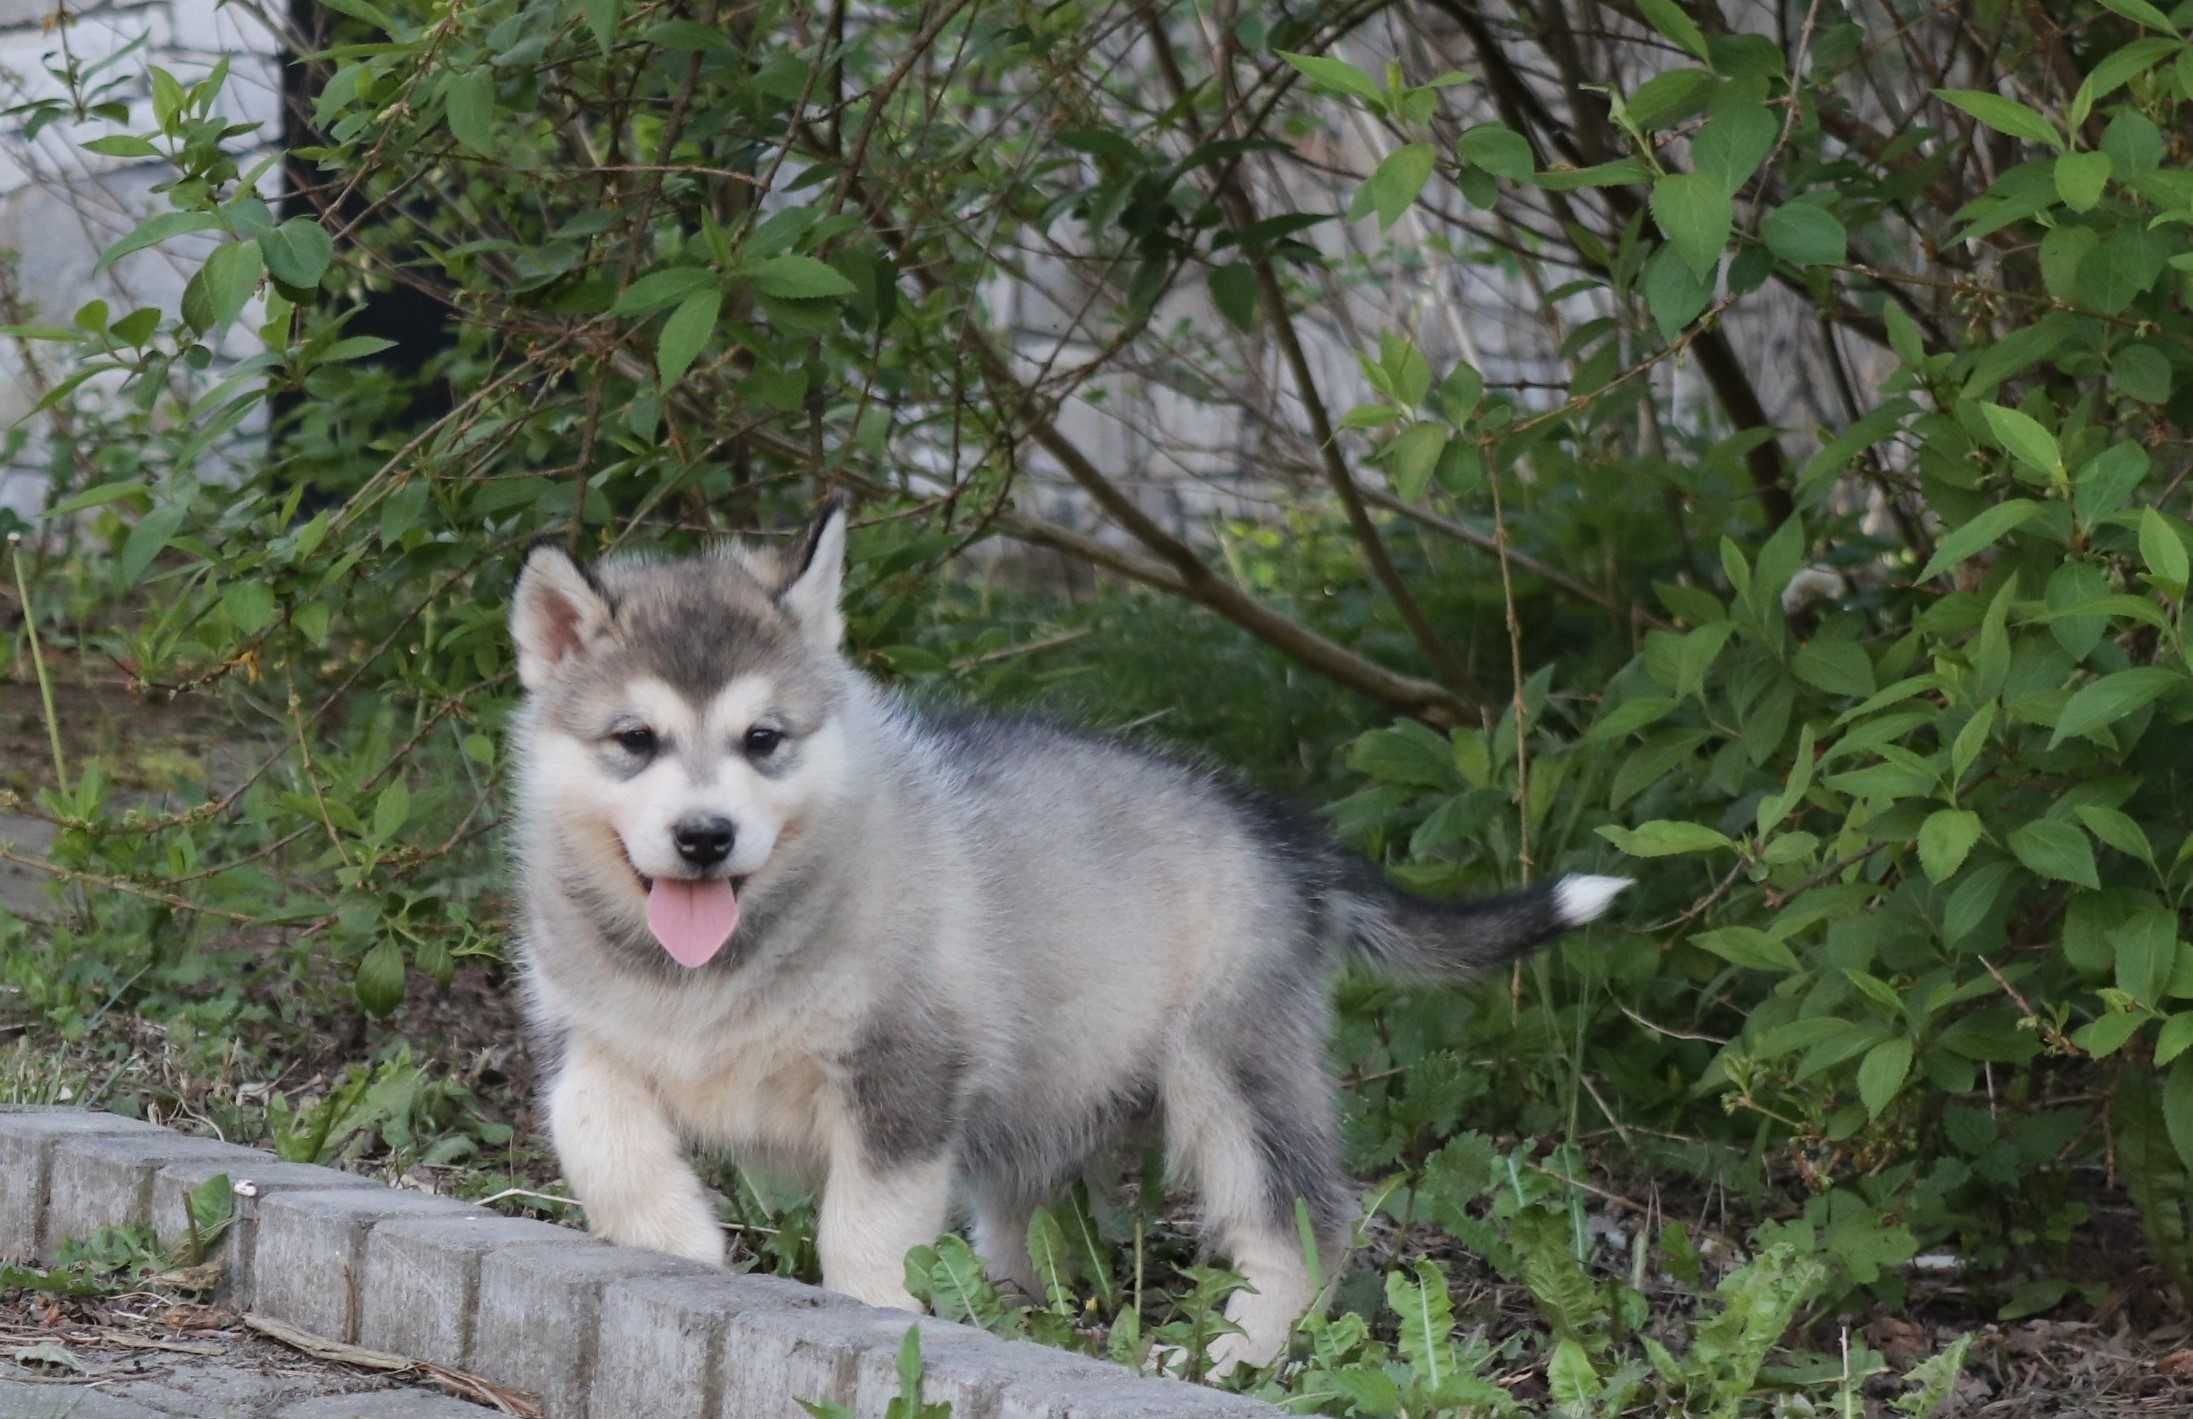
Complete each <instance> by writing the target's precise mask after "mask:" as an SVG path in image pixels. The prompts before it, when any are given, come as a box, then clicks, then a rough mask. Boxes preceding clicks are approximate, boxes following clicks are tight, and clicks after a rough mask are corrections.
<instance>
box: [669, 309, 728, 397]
mask: <svg viewBox="0 0 2193 1419" xmlns="http://www.w3.org/2000/svg"><path fill="white" fill-rule="evenodd" d="M722 308H723V292H722V291H720V290H716V289H713V288H711V289H708V290H705V291H695V292H694V293H693V294H691V295H689V296H687V297H686V298H685V300H684V301H683V302H681V303H680V304H679V306H678V308H677V309H676V310H674V311H672V312H671V313H670V318H669V319H668V320H666V321H664V322H663V323H662V338H661V339H660V340H658V341H657V342H656V344H655V369H656V371H657V373H658V374H660V375H661V377H662V387H663V388H664V389H665V390H667V389H669V388H670V387H671V386H672V385H674V384H676V383H677V382H678V381H679V380H680V379H682V378H683V377H684V375H685V372H686V370H687V369H689V368H691V367H692V364H693V360H694V357H695V356H697V355H699V354H700V352H701V350H702V348H703V347H705V346H706V345H707V344H708V337H709V336H711V335H713V334H715V333H716V314H717V312H718V311H720V310H721V309H722Z"/></svg>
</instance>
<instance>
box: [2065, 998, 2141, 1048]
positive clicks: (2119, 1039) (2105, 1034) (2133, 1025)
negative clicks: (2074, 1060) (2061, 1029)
mask: <svg viewBox="0 0 2193 1419" xmlns="http://www.w3.org/2000/svg"><path fill="white" fill-rule="evenodd" d="M2147 1021H2148V1015H2147V1012H2146V1011H2144V1010H2112V1011H2110V1012H2109V1013H2108V1014H2106V1015H2103V1016H2100V1017H2099V1018H2097V1019H2095V1020H2092V1021H2089V1022H2088V1023H2087V1024H2085V1025H2083V1026H2081V1027H2080V1028H2079V1029H2077V1030H2074V1031H2072V1034H2071V1042H2072V1043H2073V1044H2075V1045H2077V1046H2078V1047H2079V1048H2080V1049H2083V1050H2085V1051H2086V1052H2087V1053H2088V1054H2090V1055H2093V1056H2094V1057H2095V1058H2096V1059H2107V1058H2109V1057H2110V1056H2111V1055H2113V1054H2115V1053H2116V1052H2117V1051H2118V1050H2121V1049H2123V1048H2124V1046H2125V1041H2127V1040H2129V1039H2131V1038H2132V1037H2133V1036H2134V1035H2136V1034H2138V1033H2139V1032H2140V1027H2141V1026H2142V1025H2145V1024H2146V1023H2147Z"/></svg>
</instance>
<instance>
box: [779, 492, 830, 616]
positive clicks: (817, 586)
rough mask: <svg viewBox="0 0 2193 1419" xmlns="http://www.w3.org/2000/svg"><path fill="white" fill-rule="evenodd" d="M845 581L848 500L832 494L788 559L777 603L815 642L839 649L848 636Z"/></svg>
mask: <svg viewBox="0 0 2193 1419" xmlns="http://www.w3.org/2000/svg"><path fill="white" fill-rule="evenodd" d="M844 584H845V504H844V503H843V502H841V501H840V500H838V499H837V498H832V499H831V500H830V501H829V502H827V503H825V504H823V508H822V513H821V515H820V516H818V517H817V518H816V519H815V524H814V526H812V527H810V528H808V529H807V536H806V537H804V538H802V539H801V541H800V545H799V549H798V550H797V551H796V552H794V553H793V554H792V555H790V556H788V557H787V558H786V559H785V581H784V585H783V586H782V587H781V588H779V590H778V592H777V604H778V605H779V606H782V607H783V608H784V610H785V613H786V614H787V615H789V616H790V617H791V618H792V620H793V621H794V623H796V624H797V625H798V626H799V628H800V631H801V633H802V634H803V635H805V636H806V637H807V639H808V641H809V642H810V643H811V644H813V645H817V646H820V647H821V648H822V649H824V650H836V649H837V647H838V643H839V642H840V641H842V640H844V639H845V613H844V612H842V611H840V610H839V609H838V593H839V591H840V590H841V589H842V588H843V587H844Z"/></svg>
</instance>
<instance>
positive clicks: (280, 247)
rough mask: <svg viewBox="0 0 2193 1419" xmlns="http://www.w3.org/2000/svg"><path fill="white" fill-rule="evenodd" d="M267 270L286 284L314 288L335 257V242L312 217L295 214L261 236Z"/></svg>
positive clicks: (260, 247)
mask: <svg viewBox="0 0 2193 1419" xmlns="http://www.w3.org/2000/svg"><path fill="white" fill-rule="evenodd" d="M259 251H260V254H261V255H262V256H264V257H265V258H266V264H267V270H268V271H269V272H270V273H272V275H273V277H274V279H275V280H277V281H280V282H281V283H282V284H283V285H285V286H296V287H299V288H301V289H304V290H311V289H312V288H313V287H315V286H317V285H319V284H320V278H321V277H322V276H324V275H326V274H327V268H328V264H329V263H330V262H331V261H333V260H334V258H335V242H334V239H333V238H331V237H330V236H328V234H327V231H326V229H325V228H323V227H322V226H321V225H320V224H319V222H317V221H315V220H314V219H313V218H311V217H291V218H290V219H289V220H288V221H286V222H284V223H282V224H281V225H280V226H278V227H276V228H275V229H274V230H273V231H271V232H268V233H267V234H266V235H265V236H263V237H260V238H259Z"/></svg>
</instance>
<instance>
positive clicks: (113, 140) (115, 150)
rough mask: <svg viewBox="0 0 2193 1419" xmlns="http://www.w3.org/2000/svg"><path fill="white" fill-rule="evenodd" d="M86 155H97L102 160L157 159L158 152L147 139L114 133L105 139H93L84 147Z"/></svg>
mask: <svg viewBox="0 0 2193 1419" xmlns="http://www.w3.org/2000/svg"><path fill="white" fill-rule="evenodd" d="M84 151H85V152H87V153H97V154H98V155H99V156H100V157H102V158H157V157H159V156H160V150H159V149H158V148H156V147H154V146H153V145H152V141H151V140H150V139H148V138H139V137H137V136H136V135H135V134H131V133H114V134H110V135H108V136H107V137H105V138H94V139H92V140H91V141H90V142H89V143H86V144H85V145H84Z"/></svg>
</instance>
